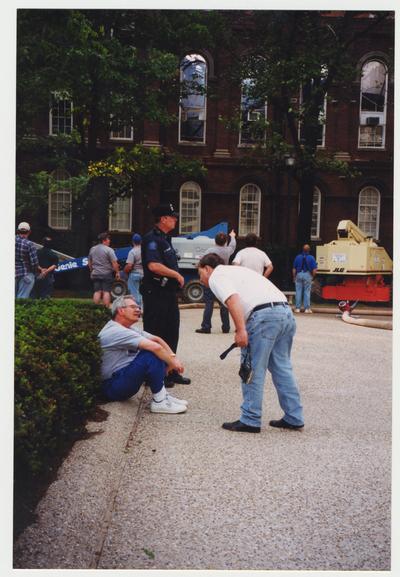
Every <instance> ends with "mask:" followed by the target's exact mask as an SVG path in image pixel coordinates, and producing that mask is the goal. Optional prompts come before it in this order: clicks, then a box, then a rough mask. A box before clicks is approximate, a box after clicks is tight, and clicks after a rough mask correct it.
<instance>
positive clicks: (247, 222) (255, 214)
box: [239, 184, 261, 236]
mask: <svg viewBox="0 0 400 577" xmlns="http://www.w3.org/2000/svg"><path fill="white" fill-rule="evenodd" d="M260 214H261V190H260V188H259V187H258V186H257V185H256V184H245V185H244V186H243V187H242V188H241V189H240V200H239V236H246V234H249V232H254V233H255V234H256V235H257V236H259V235H260Z"/></svg>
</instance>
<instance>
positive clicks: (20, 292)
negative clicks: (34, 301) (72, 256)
mask: <svg viewBox="0 0 400 577" xmlns="http://www.w3.org/2000/svg"><path fill="white" fill-rule="evenodd" d="M30 234H31V227H30V226H29V223H28V222H20V223H19V225H18V229H17V236H16V237H15V297H16V298H19V299H27V298H29V297H30V295H31V291H32V289H33V286H34V284H35V274H37V273H41V272H42V269H41V267H40V266H39V260H38V256H37V251H36V248H35V245H34V244H33V242H31V241H30V240H28V236H29V235H30Z"/></svg>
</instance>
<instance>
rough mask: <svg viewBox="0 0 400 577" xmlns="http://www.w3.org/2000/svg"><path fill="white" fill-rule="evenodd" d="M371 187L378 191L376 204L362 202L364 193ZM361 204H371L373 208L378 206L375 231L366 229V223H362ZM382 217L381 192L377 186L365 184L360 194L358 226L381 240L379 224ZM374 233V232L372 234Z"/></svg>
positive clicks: (368, 234) (367, 233)
mask: <svg viewBox="0 0 400 577" xmlns="http://www.w3.org/2000/svg"><path fill="white" fill-rule="evenodd" d="M369 189H371V190H373V191H374V192H376V196H377V202H376V204H372V203H367V202H365V201H363V202H362V194H363V193H364V192H366V191H368V190H369ZM361 206H370V207H372V208H376V226H375V231H370V230H365V228H363V227H364V224H365V223H361ZM380 218H381V193H380V191H379V190H378V189H377V188H376V186H364V187H363V188H362V189H361V190H360V192H359V195H358V217H357V226H358V227H359V228H360V229H361V230H362V231H363V232H364V233H365V234H366V235H367V236H372V237H373V238H374V239H375V240H379V226H380ZM371 232H372V233H374V234H371Z"/></svg>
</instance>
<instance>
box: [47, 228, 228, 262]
mask: <svg viewBox="0 0 400 577" xmlns="http://www.w3.org/2000/svg"><path fill="white" fill-rule="evenodd" d="M219 232H225V233H227V232H228V223H227V222H220V223H218V224H216V225H215V226H213V227H212V228H209V229H208V230H203V231H200V232H192V233H190V234H182V235H180V236H183V237H185V238H188V239H191V238H196V237H197V236H208V237H209V238H214V237H215V235H216V234H218V233H219ZM131 248H132V247H131V246H125V247H123V248H116V249H114V250H115V254H116V256H117V259H118V260H122V261H124V260H126V258H127V256H128V252H129V251H130V250H131ZM87 265H88V257H87V256H81V257H78V258H71V259H67V260H64V261H62V262H60V264H59V265H58V267H57V268H56V269H55V271H54V272H55V273H59V272H70V271H71V270H80V269H83V268H86V267H87Z"/></svg>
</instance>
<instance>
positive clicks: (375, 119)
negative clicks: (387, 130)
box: [366, 116, 379, 126]
mask: <svg viewBox="0 0 400 577" xmlns="http://www.w3.org/2000/svg"><path fill="white" fill-rule="evenodd" d="M366 124H367V126H378V124H379V116H368V117H367V119H366Z"/></svg>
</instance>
